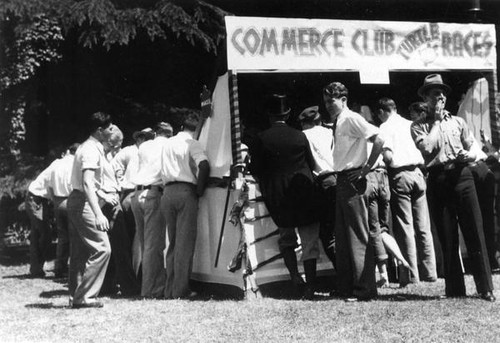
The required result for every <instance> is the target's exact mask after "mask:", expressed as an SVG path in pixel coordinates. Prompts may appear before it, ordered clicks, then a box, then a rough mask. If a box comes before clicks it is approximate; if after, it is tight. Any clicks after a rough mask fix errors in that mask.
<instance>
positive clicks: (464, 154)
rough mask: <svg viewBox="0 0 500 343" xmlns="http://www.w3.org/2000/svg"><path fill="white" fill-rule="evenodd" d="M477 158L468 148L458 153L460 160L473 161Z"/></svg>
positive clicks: (458, 159)
mask: <svg viewBox="0 0 500 343" xmlns="http://www.w3.org/2000/svg"><path fill="white" fill-rule="evenodd" d="M475 159H476V156H474V154H473V153H471V152H470V151H467V150H460V151H459V152H458V155H457V161H458V162H462V163H464V162H473V161H474V160H475Z"/></svg>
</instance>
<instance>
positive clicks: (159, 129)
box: [155, 121, 174, 137]
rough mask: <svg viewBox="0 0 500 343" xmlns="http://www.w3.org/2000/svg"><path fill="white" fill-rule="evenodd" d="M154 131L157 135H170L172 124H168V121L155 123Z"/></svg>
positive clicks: (171, 133)
mask: <svg viewBox="0 0 500 343" xmlns="http://www.w3.org/2000/svg"><path fill="white" fill-rule="evenodd" d="M155 132H156V135H157V136H158V135H160V136H165V137H172V135H173V133H174V129H173V128H172V125H170V123H167V122H164V121H162V122H159V123H158V124H156V127H155Z"/></svg>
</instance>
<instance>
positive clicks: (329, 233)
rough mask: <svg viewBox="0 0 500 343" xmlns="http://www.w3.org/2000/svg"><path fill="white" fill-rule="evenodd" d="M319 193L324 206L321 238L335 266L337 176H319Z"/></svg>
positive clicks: (321, 216) (321, 212) (321, 203)
mask: <svg viewBox="0 0 500 343" xmlns="http://www.w3.org/2000/svg"><path fill="white" fill-rule="evenodd" d="M316 182H318V184H319V194H320V197H321V201H320V202H319V204H320V205H321V206H322V207H321V211H320V222H319V239H320V241H321V245H322V246H323V250H324V251H325V254H326V256H327V257H328V259H329V260H330V261H331V262H332V264H333V266H334V267H335V264H336V262H335V206H336V202H337V200H336V197H337V176H335V175H329V176H327V177H324V178H322V177H319V178H318V179H317V181H316Z"/></svg>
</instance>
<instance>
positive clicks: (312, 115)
mask: <svg viewBox="0 0 500 343" xmlns="http://www.w3.org/2000/svg"><path fill="white" fill-rule="evenodd" d="M318 109H319V106H311V107H308V108H306V109H304V110H303V111H302V112H301V113H300V114H299V120H300V121H304V120H311V121H314V120H318V119H319V117H320V116H321V115H320V114H319V112H318Z"/></svg>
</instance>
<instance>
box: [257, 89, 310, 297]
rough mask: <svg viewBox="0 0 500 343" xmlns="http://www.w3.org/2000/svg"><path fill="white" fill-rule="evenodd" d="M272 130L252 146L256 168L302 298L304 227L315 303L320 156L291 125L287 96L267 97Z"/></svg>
mask: <svg viewBox="0 0 500 343" xmlns="http://www.w3.org/2000/svg"><path fill="white" fill-rule="evenodd" d="M266 107H267V113H268V115H269V120H270V122H271V127H270V128H269V129H267V130H265V131H263V132H261V133H260V134H259V135H258V136H257V138H256V139H255V143H254V144H253V146H252V147H251V148H252V149H251V153H250V155H251V156H252V160H251V165H250V170H251V172H252V174H253V175H254V176H256V177H257V178H258V180H259V184H260V190H261V192H262V196H263V197H264V202H265V204H266V206H267V208H268V210H269V213H270V215H271V217H272V219H273V221H274V222H275V223H276V225H277V226H278V229H279V235H280V238H279V241H278V244H279V249H280V252H281V254H282V255H283V259H284V262H285V265H286V267H287V269H288V271H289V273H290V278H291V281H292V284H293V286H294V289H295V291H296V293H297V295H300V293H302V287H303V283H304V281H303V280H302V277H301V276H300V274H299V272H298V267H297V257H296V254H295V248H296V247H297V236H296V234H295V228H298V231H299V235H300V239H301V244H302V260H303V263H304V270H305V274H306V281H307V284H306V289H305V294H304V297H305V298H307V299H312V298H313V296H314V283H315V278H316V260H317V258H318V256H319V245H318V235H319V218H318V213H317V212H318V208H317V206H315V201H316V200H317V196H316V195H315V190H314V187H313V176H312V170H313V169H314V158H313V156H312V154H311V149H310V148H309V142H308V141H307V138H306V136H305V135H304V133H302V132H301V131H299V130H296V129H294V128H292V127H290V126H288V125H287V124H286V120H287V118H288V115H289V113H290V110H291V109H290V107H288V105H287V102H286V96H285V95H281V94H273V95H272V96H270V97H269V98H268V99H267V106H266Z"/></svg>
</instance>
